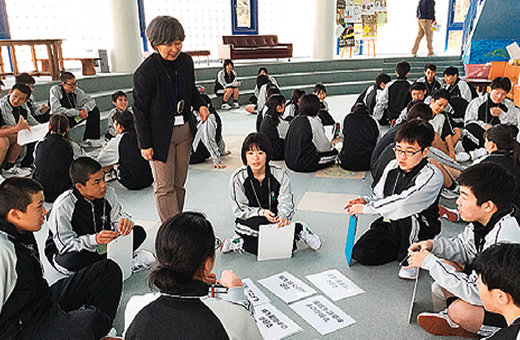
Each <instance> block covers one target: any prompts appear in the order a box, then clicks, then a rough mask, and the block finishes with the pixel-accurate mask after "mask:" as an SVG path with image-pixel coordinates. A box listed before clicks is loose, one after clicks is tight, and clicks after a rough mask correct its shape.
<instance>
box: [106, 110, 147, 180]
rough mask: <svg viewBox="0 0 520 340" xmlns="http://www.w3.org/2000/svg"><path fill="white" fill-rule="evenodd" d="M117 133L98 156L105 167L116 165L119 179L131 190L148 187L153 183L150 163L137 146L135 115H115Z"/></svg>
mask: <svg viewBox="0 0 520 340" xmlns="http://www.w3.org/2000/svg"><path fill="white" fill-rule="evenodd" d="M114 127H115V128H116V131H117V135H116V137H115V138H112V139H111V140H110V141H109V142H108V143H107V145H106V146H105V148H104V149H103V150H101V152H100V153H99V156H98V158H97V160H98V162H99V163H101V165H102V166H103V167H112V166H115V169H116V173H117V179H118V181H119V182H120V183H121V184H122V185H123V186H125V187H126V188H127V189H130V190H139V189H142V188H146V187H148V186H150V185H151V184H152V183H153V176H152V170H151V168H150V163H148V161H147V160H145V159H144V158H143V157H142V156H141V151H140V150H139V147H138V146H137V135H136V132H135V125H134V116H133V115H132V114H131V113H130V112H128V111H124V112H118V113H117V114H116V115H115V116H114Z"/></svg>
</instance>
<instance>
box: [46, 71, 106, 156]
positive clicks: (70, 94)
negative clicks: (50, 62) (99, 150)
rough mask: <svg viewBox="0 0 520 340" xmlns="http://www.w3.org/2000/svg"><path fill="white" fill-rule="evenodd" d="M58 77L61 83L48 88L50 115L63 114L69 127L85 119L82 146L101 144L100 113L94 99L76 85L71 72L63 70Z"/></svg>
mask: <svg viewBox="0 0 520 340" xmlns="http://www.w3.org/2000/svg"><path fill="white" fill-rule="evenodd" d="M60 79H61V85H54V86H53V87H51V89H50V97H49V101H50V104H51V115H53V114H56V113H62V114H64V115H65V116H67V117H68V118H69V126H70V127H71V128H72V127H74V126H76V125H78V124H79V123H80V122H82V121H85V120H86V125H85V133H84V134H83V144H84V145H83V146H88V147H101V146H103V142H102V141H101V140H100V136H101V132H100V126H99V121H100V113H99V109H98V107H97V106H96V101H95V100H94V98H92V97H91V96H90V95H88V94H87V93H86V92H85V91H83V90H82V89H80V88H79V87H78V82H77V80H76V77H75V76H74V75H73V74H72V73H70V72H66V71H64V72H62V74H61V77H60Z"/></svg>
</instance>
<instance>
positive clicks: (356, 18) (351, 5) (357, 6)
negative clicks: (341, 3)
mask: <svg viewBox="0 0 520 340" xmlns="http://www.w3.org/2000/svg"><path fill="white" fill-rule="evenodd" d="M345 23H349V24H355V23H361V0H347V1H346V5H345Z"/></svg>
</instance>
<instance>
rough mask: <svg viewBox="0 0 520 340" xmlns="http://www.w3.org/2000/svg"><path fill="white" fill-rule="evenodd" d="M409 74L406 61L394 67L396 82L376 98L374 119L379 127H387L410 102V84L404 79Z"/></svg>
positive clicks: (390, 84)
mask: <svg viewBox="0 0 520 340" xmlns="http://www.w3.org/2000/svg"><path fill="white" fill-rule="evenodd" d="M409 72H410V64H408V63H407V62H406V61H402V62H400V63H398V64H397V65H396V67H395V74H396V75H397V79H396V80H392V81H391V82H389V83H388V84H387V85H386V87H385V89H384V90H383V91H382V92H381V93H380V95H378V96H377V99H376V106H375V108H374V118H375V119H376V120H377V121H378V122H379V124H381V125H389V124H390V123H391V122H392V121H393V120H394V119H397V118H398V117H399V114H401V111H403V109H404V108H405V107H406V104H408V102H410V100H411V97H410V86H412V83H411V82H410V81H409V80H408V79H407V78H406V77H407V76H408V73H409Z"/></svg>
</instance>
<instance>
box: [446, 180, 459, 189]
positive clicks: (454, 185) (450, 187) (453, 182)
mask: <svg viewBox="0 0 520 340" xmlns="http://www.w3.org/2000/svg"><path fill="white" fill-rule="evenodd" d="M455 188H457V183H455V181H454V180H452V181H451V185H450V186H449V187H447V188H446V189H448V190H455Z"/></svg>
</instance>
